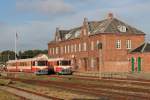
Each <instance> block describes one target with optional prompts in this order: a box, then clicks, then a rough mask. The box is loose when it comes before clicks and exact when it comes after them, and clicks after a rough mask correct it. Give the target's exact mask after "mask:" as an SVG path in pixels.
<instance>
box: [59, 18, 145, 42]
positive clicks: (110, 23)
mask: <svg viewBox="0 0 150 100" xmlns="http://www.w3.org/2000/svg"><path fill="white" fill-rule="evenodd" d="M86 21H87V20H86ZM86 25H87V27H88V30H89V33H88V35H94V34H101V33H106V34H109V33H120V34H145V33H144V32H142V31H140V30H138V29H136V28H134V27H132V26H130V25H128V24H126V23H124V22H123V21H121V20H119V19H117V18H113V17H111V18H106V19H104V20H101V21H87V24H86ZM81 29H82V26H79V27H75V28H73V29H70V30H57V31H56V34H57V36H59V38H60V40H68V39H74V38H79V36H80V33H81Z"/></svg>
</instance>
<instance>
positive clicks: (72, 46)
mask: <svg viewBox="0 0 150 100" xmlns="http://www.w3.org/2000/svg"><path fill="white" fill-rule="evenodd" d="M73 48H74V45H73V44H72V45H71V53H72V52H73Z"/></svg>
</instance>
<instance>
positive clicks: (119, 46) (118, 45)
mask: <svg viewBox="0 0 150 100" xmlns="http://www.w3.org/2000/svg"><path fill="white" fill-rule="evenodd" d="M115 46H116V49H121V40H117V41H116V44H115Z"/></svg>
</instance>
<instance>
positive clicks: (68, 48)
mask: <svg viewBox="0 0 150 100" xmlns="http://www.w3.org/2000/svg"><path fill="white" fill-rule="evenodd" d="M69 52H70V46H69V45H68V53H69Z"/></svg>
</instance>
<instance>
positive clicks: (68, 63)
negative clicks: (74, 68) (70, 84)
mask: <svg viewBox="0 0 150 100" xmlns="http://www.w3.org/2000/svg"><path fill="white" fill-rule="evenodd" d="M60 65H62V66H67V65H71V61H67V60H66V61H60Z"/></svg>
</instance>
